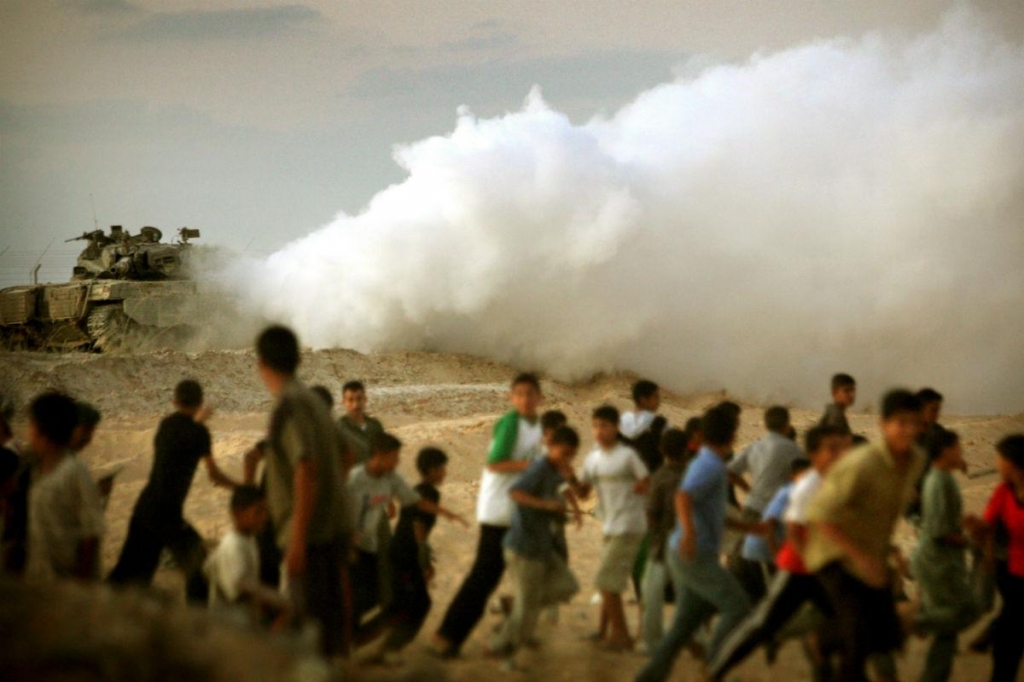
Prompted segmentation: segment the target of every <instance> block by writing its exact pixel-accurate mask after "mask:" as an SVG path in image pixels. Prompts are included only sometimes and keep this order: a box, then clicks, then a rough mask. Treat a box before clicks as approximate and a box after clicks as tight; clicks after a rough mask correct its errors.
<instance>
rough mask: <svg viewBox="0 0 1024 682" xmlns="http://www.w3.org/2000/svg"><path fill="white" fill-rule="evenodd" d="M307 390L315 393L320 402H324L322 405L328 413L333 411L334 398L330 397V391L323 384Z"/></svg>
mask: <svg viewBox="0 0 1024 682" xmlns="http://www.w3.org/2000/svg"><path fill="white" fill-rule="evenodd" d="M309 390H311V391H313V393H316V394H317V396H318V397H319V398H320V400H323V401H324V405H326V406H327V411H328V412H330V411H331V410H333V409H334V396H333V395H331V389H329V388H327V387H326V386H324V385H323V384H317V385H316V386H311V387H310V388H309Z"/></svg>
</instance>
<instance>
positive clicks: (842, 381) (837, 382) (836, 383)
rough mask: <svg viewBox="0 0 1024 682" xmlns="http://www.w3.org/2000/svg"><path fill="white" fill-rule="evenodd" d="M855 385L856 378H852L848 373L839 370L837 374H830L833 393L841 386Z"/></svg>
mask: <svg viewBox="0 0 1024 682" xmlns="http://www.w3.org/2000/svg"><path fill="white" fill-rule="evenodd" d="M856 385H857V380H856V379H854V378H853V377H852V376H850V375H849V374H844V373H843V372H840V373H839V374H833V375H832V392H833V393H835V392H836V391H838V390H839V389H841V388H846V387H848V386H856Z"/></svg>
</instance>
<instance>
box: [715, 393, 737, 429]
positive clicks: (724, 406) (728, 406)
mask: <svg viewBox="0 0 1024 682" xmlns="http://www.w3.org/2000/svg"><path fill="white" fill-rule="evenodd" d="M712 409H715V410H722V411H724V412H726V413H727V414H730V415H732V418H733V419H735V420H736V425H737V428H738V427H739V423H740V416H741V415H742V414H743V408H742V407H740V404H739V403H738V402H736V401H735V400H723V401H722V402H720V403H718V404H717V405H715V406H714V407H713V408H712Z"/></svg>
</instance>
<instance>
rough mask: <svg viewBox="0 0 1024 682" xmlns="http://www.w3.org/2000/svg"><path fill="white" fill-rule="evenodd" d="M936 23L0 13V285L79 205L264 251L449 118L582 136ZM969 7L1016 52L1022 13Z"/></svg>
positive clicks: (124, 2)
mask: <svg viewBox="0 0 1024 682" xmlns="http://www.w3.org/2000/svg"><path fill="white" fill-rule="evenodd" d="M949 5H950V3H947V2H944V1H941V0H901V2H892V0H859V1H858V2H835V3H829V2H821V0H716V1H715V2H711V1H709V0H702V1H696V0H669V1H661V0H657V1H653V2H644V3H637V4H634V5H633V6H632V7H631V8H630V9H624V8H625V6H626V3H622V2H611V1H607V2H583V1H579V2H571V3H570V2H566V3H551V2H539V1H521V2H501V1H494V0H489V1H485V0H480V1H478V2H466V1H461V0H449V1H448V2H436V1H431V2H427V1H422V0H408V1H405V2H391V1H375V2H343V1H334V2H293V3H281V2H259V1H257V2H253V1H234V0H205V1H203V2H188V1H180V0H178V1H173V2H172V1H160V0H138V1H129V0H24V1H21V0H0V8H2V10H0V17H2V19H0V252H3V251H4V249H9V253H8V256H7V261H6V265H5V261H4V256H3V255H0V279H2V280H4V281H3V282H0V284H8V283H11V282H10V279H11V278H12V277H16V278H17V279H21V273H22V270H23V269H24V263H23V262H22V261H23V260H24V256H25V251H26V250H27V251H30V252H34V251H36V250H41V249H42V248H43V247H45V246H46V245H47V244H49V243H50V242H51V241H53V240H56V241H57V242H58V243H57V244H56V245H55V246H54V247H53V253H56V254H58V255H59V254H60V253H61V250H62V249H64V250H65V251H66V250H67V249H68V248H70V246H68V247H65V246H63V245H62V244H60V243H59V242H60V241H61V240H62V239H64V238H65V237H68V236H71V235H73V234H79V233H81V232H82V231H83V230H86V229H91V227H92V222H93V217H92V212H93V208H92V204H93V202H94V203H95V210H96V215H97V219H98V221H99V224H100V225H101V226H106V225H109V224H115V223H116V224H123V225H125V227H127V228H128V229H131V230H133V231H134V230H135V229H137V228H138V227H139V226H141V225H156V226H159V227H162V228H164V229H165V231H166V230H172V229H175V228H177V227H180V226H182V225H190V226H195V227H200V228H202V229H203V238H204V241H206V242H208V243H228V242H231V243H234V244H235V245H237V247H238V248H239V249H242V248H246V247H248V248H249V250H251V251H254V252H267V251H270V250H273V249H274V248H276V247H278V246H280V245H281V244H283V243H284V242H286V241H288V240H290V239H293V238H295V237H297V236H300V235H303V234H306V233H308V232H310V231H312V230H313V229H315V228H317V227H319V226H321V225H323V224H324V223H326V222H328V221H329V220H330V219H331V218H332V217H333V216H334V215H335V214H336V213H337V212H338V211H340V210H344V211H346V212H349V213H355V212H358V211H359V210H360V209H361V208H362V207H363V206H364V205H365V203H366V202H367V201H368V200H369V198H370V197H371V196H373V194H374V193H375V192H377V191H378V190H380V189H382V188H384V187H386V186H388V185H389V184H392V183H395V182H398V181H400V180H401V179H402V177H403V175H402V172H401V170H400V169H399V168H398V167H397V166H396V165H395V163H394V162H393V160H392V158H391V150H392V147H393V145H395V144H396V143H402V142H410V141H413V140H417V139H420V138H422V137H426V136H429V135H434V134H445V133H447V132H449V131H450V130H451V129H452V127H453V126H454V123H455V112H456V109H457V107H459V106H460V105H467V106H469V107H470V108H471V109H472V110H473V111H474V112H475V113H477V114H479V115H482V116H490V115H495V114H500V113H503V112H505V111H509V110H515V109H518V108H519V107H520V105H521V103H522V102H523V99H524V97H525V96H526V94H527V92H528V91H529V89H530V87H531V86H532V85H534V84H538V85H540V86H541V88H542V89H543V92H544V95H545V97H546V98H547V99H548V101H549V102H550V103H551V104H552V106H554V107H556V108H558V109H560V110H562V111H564V112H566V113H568V114H569V115H570V116H571V117H572V118H573V120H576V121H585V120H587V119H589V118H590V117H591V116H593V115H595V114H599V113H601V112H611V111H614V110H615V109H616V108H618V107H619V106H621V105H622V104H624V103H626V102H628V101H630V100H631V99H632V97H633V96H635V95H636V94H638V93H640V92H641V91H643V90H645V89H647V88H650V87H651V86H653V85H655V84H657V83H660V82H663V81H666V80H670V79H671V78H672V77H673V73H674V69H678V68H679V67H680V66H681V65H683V64H685V63H686V61H687V60H688V59H690V58H691V57H693V56H695V55H701V56H703V58H705V59H708V60H715V61H720V60H742V59H746V58H747V57H749V56H750V55H751V54H752V53H755V52H762V53H766V52H771V51H773V50H777V49H780V48H783V47H786V46H790V45H793V44H797V43H801V42H806V41H809V40H814V39H816V38H831V37H834V36H842V35H847V36H859V35H861V34H863V33H864V32H866V31H870V30H882V31H895V32H904V33H915V32H919V31H923V30H927V29H930V28H932V27H934V26H935V24H936V23H937V21H938V19H939V17H940V15H941V14H942V13H943V11H944V10H946V9H947V8H948V7H949ZM973 5H974V6H975V7H977V8H979V9H981V10H983V11H984V12H987V13H989V14H991V16H993V17H994V18H995V20H996V22H997V23H998V24H999V25H1000V26H1001V27H1002V30H1004V31H1006V32H1007V34H1008V36H1009V37H1011V38H1013V39H1015V40H1019V39H1020V38H1021V35H1022V33H1024V29H1022V27H1024V3H1022V2H1020V1H1019V0H1007V1H997V0H977V1H976V2H974V3H973ZM19 254H21V255H20V256H19ZM12 258H14V260H12ZM18 258H22V260H18ZM61 267H63V265H61ZM12 268H15V269H16V272H15V271H12ZM48 274H50V278H60V277H61V276H60V273H59V272H52V273H48Z"/></svg>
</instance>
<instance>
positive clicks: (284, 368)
mask: <svg viewBox="0 0 1024 682" xmlns="http://www.w3.org/2000/svg"><path fill="white" fill-rule="evenodd" d="M256 361H257V364H258V365H259V368H260V373H261V374H263V375H264V376H266V375H267V374H276V375H280V376H284V377H291V376H294V375H295V370H296V369H298V367H299V339H298V337H297V336H295V332H293V331H292V330H291V329H289V328H288V327H285V326H283V325H279V324H275V325H273V326H270V327H267V328H266V329H264V330H263V331H262V332H261V333H260V335H259V337H257V339H256Z"/></svg>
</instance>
